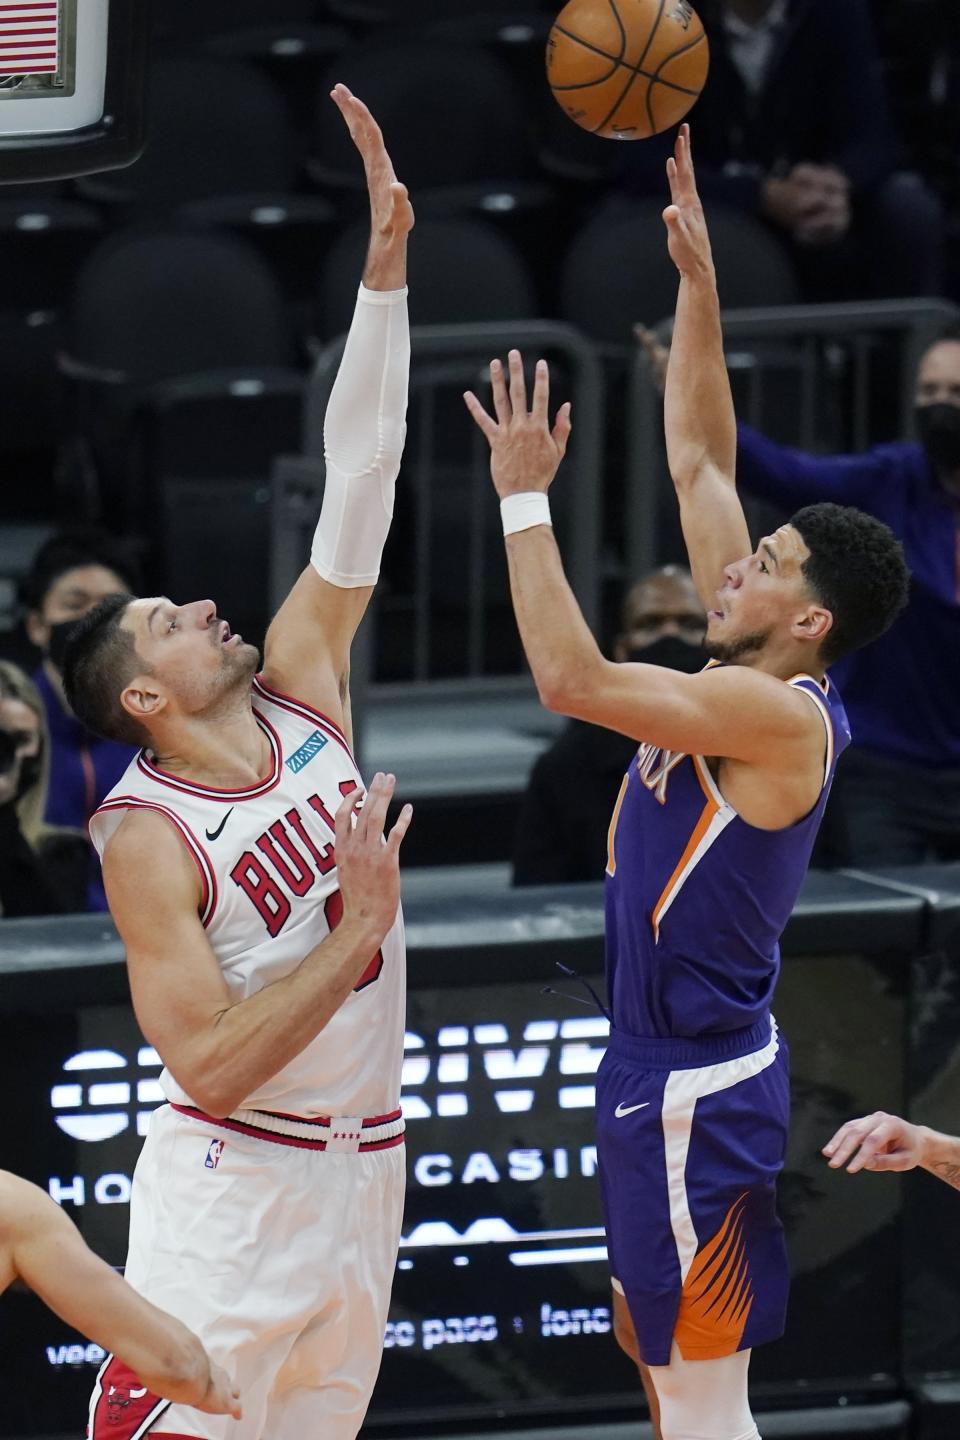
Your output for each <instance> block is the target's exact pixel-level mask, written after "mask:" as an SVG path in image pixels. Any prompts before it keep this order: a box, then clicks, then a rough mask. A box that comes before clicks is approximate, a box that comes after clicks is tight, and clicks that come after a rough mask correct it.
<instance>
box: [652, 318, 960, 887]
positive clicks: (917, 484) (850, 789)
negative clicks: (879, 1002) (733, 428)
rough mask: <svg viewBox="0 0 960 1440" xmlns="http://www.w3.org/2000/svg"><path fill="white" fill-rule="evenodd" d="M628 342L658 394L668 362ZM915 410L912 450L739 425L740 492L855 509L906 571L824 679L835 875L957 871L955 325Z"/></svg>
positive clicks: (926, 360)
mask: <svg viewBox="0 0 960 1440" xmlns="http://www.w3.org/2000/svg"><path fill="white" fill-rule="evenodd" d="M637 335H638V338H640V339H641V341H642V342H643V344H644V346H645V348H646V350H647V353H648V354H649V355H650V358H651V362H652V365H653V373H654V378H655V380H656V382H657V383H658V385H659V386H660V389H661V391H662V389H663V375H664V373H665V361H666V356H667V354H668V352H667V350H666V348H665V347H664V346H662V345H659V344H658V342H657V340H656V337H655V336H654V335H653V334H652V332H650V331H648V330H644V329H643V328H642V327H639V326H638V327H637ZM915 403H916V410H915V417H916V421H915V423H916V430H917V435H918V436H919V439H918V440H917V441H904V442H901V443H898V444H893V445H877V446H875V447H874V448H873V449H872V450H868V451H867V453H866V454H865V455H842V456H834V457H822V456H812V455H805V454H803V453H802V452H800V451H798V450H792V449H789V448H788V447H786V446H783V445H777V444H775V443H774V442H773V441H772V440H768V439H766V438H765V437H764V436H763V435H760V434H758V433H757V431H755V430H752V429H750V427H749V426H747V425H738V426H737V483H738V484H739V485H741V486H742V487H743V489H745V490H749V491H752V492H753V494H755V495H757V496H758V497H760V498H761V499H764V500H768V501H771V502H772V503H774V504H776V505H782V506H783V507H784V508H785V509H788V510H795V509H796V508H797V507H798V506H800V505H807V504H811V503H815V502H816V501H819V500H834V501H836V502H838V503H839V504H841V505H857V506H859V507H860V508H861V509H862V510H866V511H868V512H869V513H870V514H872V515H876V516H877V517H878V518H879V519H881V520H883V521H885V522H886V524H887V525H889V526H890V528H891V530H893V532H894V534H895V535H896V536H897V537H898V539H900V540H901V541H902V543H903V547H904V552H905V554H906V559H907V564H908V565H909V567H910V569H911V571H912V574H913V581H912V586H911V592H910V603H909V605H908V606H907V608H906V610H904V612H903V613H902V615H901V616H900V618H899V619H898V620H897V621H896V622H895V623H894V624H893V625H892V626H891V628H890V629H889V630H888V631H887V633H886V634H885V635H883V636H882V637H881V639H879V640H878V641H876V643H875V644H874V645H871V646H870V647H869V648H868V649H866V650H864V651H862V652H861V651H858V652H857V654H855V655H851V656H850V657H848V658H847V659H846V660H844V661H841V662H840V664H838V665H836V666H835V667H834V668H833V669H832V670H831V675H832V676H833V677H834V679H835V680H836V682H837V685H838V686H839V689H840V691H841V693H842V695H843V698H844V703H845V705H846V709H847V715H848V717H849V720H850V729H851V731H852V734H853V745H852V746H851V747H850V750H849V751H848V752H847V754H846V755H845V756H844V759H843V763H842V764H841V765H840V767H839V768H838V771H837V778H836V782H835V784H834V792H833V797H832V800H831V806H832V814H831V816H830V827H831V831H832V835H833V845H834V849H835V853H834V854H832V855H831V857H830V858H831V860H832V862H833V863H834V864H840V865H852V864H856V865H865V866H870V865H873V866H876V865H909V864H919V863H922V862H924V861H932V860H943V861H949V860H960V683H958V680H957V677H958V675H960V325H957V326H955V327H952V328H950V329H947V330H945V331H944V332H943V333H942V334H941V336H940V337H939V338H938V339H937V340H935V341H934V343H933V344H932V345H930V346H929V347H928V349H927V350H926V351H925V353H924V354H923V356H922V357H921V359H920V366H919V369H918V371H917V378H916V387H915ZM821 858H825V857H821Z"/></svg>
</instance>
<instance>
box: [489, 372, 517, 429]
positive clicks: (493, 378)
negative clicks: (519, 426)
mask: <svg viewBox="0 0 960 1440" xmlns="http://www.w3.org/2000/svg"><path fill="white" fill-rule="evenodd" d="M490 389H491V391H492V393H493V409H494V413H495V415H496V417H497V420H498V421H499V423H500V424H501V425H509V424H510V420H511V417H512V415H513V406H512V404H511V401H512V400H513V394H512V392H511V394H509V395H508V394H507V382H506V380H505V378H504V374H503V366H502V365H501V363H500V361H499V360H491V361H490Z"/></svg>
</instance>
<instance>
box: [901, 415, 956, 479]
mask: <svg viewBox="0 0 960 1440" xmlns="http://www.w3.org/2000/svg"><path fill="white" fill-rule="evenodd" d="M913 413H914V420H915V423H916V427H917V434H918V435H919V436H920V443H921V445H922V446H923V448H924V450H926V452H927V455H928V456H929V457H930V463H931V465H933V467H934V469H936V470H960V405H918V406H917V407H916V409H915V410H914V412H913Z"/></svg>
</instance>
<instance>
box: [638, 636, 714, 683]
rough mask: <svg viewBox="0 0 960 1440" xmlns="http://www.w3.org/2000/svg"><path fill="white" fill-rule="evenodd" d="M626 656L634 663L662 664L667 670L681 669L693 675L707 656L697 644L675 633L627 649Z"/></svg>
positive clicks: (701, 666)
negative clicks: (638, 647) (650, 643)
mask: <svg viewBox="0 0 960 1440" xmlns="http://www.w3.org/2000/svg"><path fill="white" fill-rule="evenodd" d="M626 658H627V659H628V660H631V661H633V663H634V664H635V665H662V666H664V668H665V669H667V670H682V671H683V673H684V674H685V675H694V674H696V672H697V671H698V670H702V669H703V667H704V665H706V663H707V656H706V653H705V651H704V650H702V649H701V647H700V646H699V645H691V644H690V643H689V642H688V641H686V640H681V639H679V637H678V636H676V635H664V636H663V637H662V639H660V640H654V642H653V644H652V645H644V646H643V647H642V648H640V649H635V650H628V651H627V655H626Z"/></svg>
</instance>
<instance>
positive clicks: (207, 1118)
mask: <svg viewBox="0 0 960 1440" xmlns="http://www.w3.org/2000/svg"><path fill="white" fill-rule="evenodd" d="M170 1109H171V1110H176V1112H177V1114H178V1115H186V1116H187V1117H188V1118H189V1119H190V1120H202V1121H203V1122H204V1123H205V1124H207V1125H214V1126H216V1127H217V1129H220V1130H234V1131H236V1132H237V1134H239V1135H249V1136H250V1137H251V1138H252V1139H254V1140H272V1141H273V1143H274V1144H275V1145H290V1146H292V1147H293V1148H294V1149H295V1150H326V1148H327V1142H326V1140H301V1139H300V1137H299V1136H298V1135H278V1134H277V1132H276V1130H261V1129H260V1127H259V1126H258V1125H248V1124H246V1122H245V1121H243V1120H225V1119H223V1118H222V1117H221V1116H218V1115H208V1114H207V1113H206V1111H205V1110H198V1109H197V1107H196V1106H195V1105H178V1104H177V1103H176V1101H171V1102H170ZM264 1113H265V1114H269V1113H270V1112H269V1111H265V1112H264ZM287 1118H289V1119H291V1120H298V1121H299V1123H300V1124H302V1125H311V1124H319V1123H320V1122H319V1121H311V1120H300V1117H299V1116H298V1115H291V1116H289V1117H287ZM397 1118H398V1119H399V1115H398V1117H397ZM405 1140H406V1136H405V1135H404V1134H403V1133H402V1132H401V1133H400V1134H399V1135H394V1136H393V1137H392V1138H391V1139H389V1140H370V1141H368V1142H367V1143H366V1144H363V1143H362V1142H361V1144H360V1146H359V1152H358V1153H360V1154H365V1153H366V1152H367V1151H370V1150H392V1149H393V1147H394V1146H395V1145H403V1144H404V1142H405Z"/></svg>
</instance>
